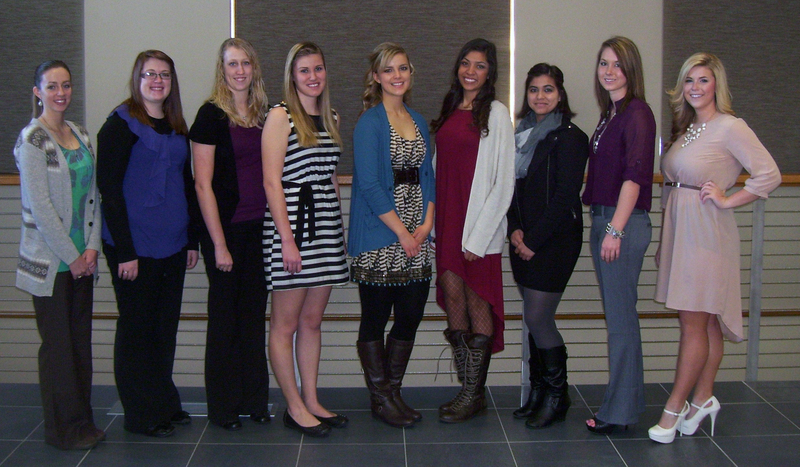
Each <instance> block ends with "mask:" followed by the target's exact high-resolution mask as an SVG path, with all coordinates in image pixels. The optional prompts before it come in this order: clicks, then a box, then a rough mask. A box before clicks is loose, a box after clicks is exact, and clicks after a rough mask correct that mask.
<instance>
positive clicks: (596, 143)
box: [592, 112, 617, 154]
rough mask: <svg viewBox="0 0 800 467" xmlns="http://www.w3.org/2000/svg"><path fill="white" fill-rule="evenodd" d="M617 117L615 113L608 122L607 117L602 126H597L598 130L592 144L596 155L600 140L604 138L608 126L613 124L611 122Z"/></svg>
mask: <svg viewBox="0 0 800 467" xmlns="http://www.w3.org/2000/svg"><path fill="white" fill-rule="evenodd" d="M616 115H617V113H616V112H614V113H613V114H611V117H610V118H608V120H606V117H603V120H601V121H600V124H599V125H597V129H595V130H594V136H593V139H594V141H593V142H592V150H593V151H594V153H595V154H597V146H599V145H600V138H602V137H603V133H605V132H606V130H608V126H609V125H610V124H611V120H613V119H614V117H615V116H616ZM601 128H602V130H601Z"/></svg>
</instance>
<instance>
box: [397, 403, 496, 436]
mask: <svg viewBox="0 0 800 467" xmlns="http://www.w3.org/2000/svg"><path fill="white" fill-rule="evenodd" d="M420 412H421V413H422V417H423V420H422V422H420V423H417V424H415V425H414V427H413V428H407V429H406V430H405V435H406V443H409V444H411V443H469V442H473V441H475V440H476V439H479V440H481V441H485V442H504V441H505V436H504V435H503V430H502V427H501V425H500V420H499V419H498V417H497V412H495V411H494V410H492V409H489V410H486V411H485V412H483V413H482V414H479V415H477V416H476V417H475V418H473V419H472V420H469V421H466V422H464V423H442V422H440V421H439V414H438V412H437V411H436V410H421V411H420Z"/></svg>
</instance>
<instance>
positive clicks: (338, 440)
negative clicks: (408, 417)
mask: <svg viewBox="0 0 800 467" xmlns="http://www.w3.org/2000/svg"><path fill="white" fill-rule="evenodd" d="M347 416H348V417H349V418H350V423H348V424H347V426H346V427H344V428H333V429H332V430H331V434H330V435H329V436H328V437H327V438H310V437H307V436H306V437H304V438H303V446H306V445H309V444H326V445H327V444H347V443H358V444H362V443H363V444H380V443H390V444H391V443H399V444H403V429H402V428H394V427H391V426H389V425H387V424H385V423H383V422H382V421H380V420H378V419H377V418H374V417H373V416H372V412H369V411H350V412H347ZM432 422H434V423H438V422H435V421H434V420H423V421H422V422H420V423H417V426H422V425H424V424H430V423H432ZM281 424H282V422H281ZM417 426H415V427H413V428H408V429H407V430H406V432H410V431H413V430H416V429H417ZM284 430H286V431H289V432H291V433H294V434H295V435H296V436H297V437H298V438H299V437H300V434H299V433H298V432H296V431H294V430H289V429H288V428H284Z"/></svg>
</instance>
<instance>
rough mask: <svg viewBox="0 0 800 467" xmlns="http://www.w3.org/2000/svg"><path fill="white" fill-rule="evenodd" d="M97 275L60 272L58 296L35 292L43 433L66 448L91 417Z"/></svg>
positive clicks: (57, 280)
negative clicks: (76, 276) (94, 308)
mask: <svg viewBox="0 0 800 467" xmlns="http://www.w3.org/2000/svg"><path fill="white" fill-rule="evenodd" d="M93 279H94V276H87V277H82V278H80V279H73V278H72V273H70V272H69V271H66V272H59V273H57V274H56V280H55V284H54V286H53V295H52V296H50V297H36V296H34V297H33V309H34V311H35V312H36V326H37V327H38V329H39V335H40V336H41V337H42V345H41V347H39V389H40V390H41V393H42V409H43V411H44V438H45V441H46V442H47V443H49V444H52V445H55V446H58V447H60V448H62V449H67V448H69V447H70V446H71V445H72V444H74V443H75V442H76V441H78V439H79V437H80V433H81V427H82V426H84V425H86V424H94V419H93V417H92V406H91V396H92V303H93V302H92V291H93V286H94V284H93V282H94V280H93Z"/></svg>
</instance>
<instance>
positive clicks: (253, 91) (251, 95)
mask: <svg viewBox="0 0 800 467" xmlns="http://www.w3.org/2000/svg"><path fill="white" fill-rule="evenodd" d="M232 47H235V48H237V49H239V50H241V51H242V52H244V53H245V55H247V59H248V60H250V64H251V65H252V67H253V76H252V79H251V80H250V89H248V91H247V116H246V117H241V116H240V115H239V113H238V112H237V111H236V104H235V103H234V101H233V93H232V92H231V90H230V88H229V87H228V83H227V82H226V81H225V52H226V51H227V50H228V49H230V48H232ZM208 101H209V102H211V103H212V104H214V105H216V106H217V107H219V108H220V109H222V111H224V112H225V115H227V116H228V120H229V121H230V124H231V126H237V125H238V126H241V127H246V128H250V127H255V126H257V127H262V126H264V120H265V119H266V115H267V109H268V104H269V102H268V99H267V93H266V91H265V90H264V80H263V79H262V77H261V66H260V65H259V63H258V55H256V50H255V48H254V47H253V45H252V44H251V43H249V42H248V41H246V40H244V39H240V38H238V37H233V38H230V39H227V40H225V42H223V43H222V45H221V46H220V47H219V54H218V55H217V71H216V73H215V76H214V89H213V90H212V91H211V97H210V98H209V99H208Z"/></svg>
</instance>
